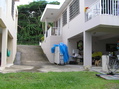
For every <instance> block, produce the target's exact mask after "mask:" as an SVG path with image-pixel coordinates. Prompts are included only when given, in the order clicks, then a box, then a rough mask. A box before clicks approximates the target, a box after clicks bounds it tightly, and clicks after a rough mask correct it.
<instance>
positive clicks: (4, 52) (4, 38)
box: [1, 29, 8, 67]
mask: <svg viewBox="0 0 119 89" xmlns="http://www.w3.org/2000/svg"><path fill="white" fill-rule="evenodd" d="M7 41H8V30H7V29H3V30H2V50H1V67H5V66H6V60H7Z"/></svg>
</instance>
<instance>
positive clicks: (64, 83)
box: [0, 71, 119, 89]
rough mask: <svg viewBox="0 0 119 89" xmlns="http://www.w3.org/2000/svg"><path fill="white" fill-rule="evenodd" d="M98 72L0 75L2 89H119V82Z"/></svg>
mask: <svg viewBox="0 0 119 89" xmlns="http://www.w3.org/2000/svg"><path fill="white" fill-rule="evenodd" d="M95 74H97V73H96V72H88V71H83V72H60V73H55V72H49V73H30V72H20V73H8V74H0V89H119V80H104V79H102V78H99V77H97V76H95Z"/></svg>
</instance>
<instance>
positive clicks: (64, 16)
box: [62, 10, 67, 26]
mask: <svg viewBox="0 0 119 89" xmlns="http://www.w3.org/2000/svg"><path fill="white" fill-rule="evenodd" d="M62 21H63V22H62V23H63V26H64V25H65V24H67V10H65V11H64V12H63V16H62Z"/></svg>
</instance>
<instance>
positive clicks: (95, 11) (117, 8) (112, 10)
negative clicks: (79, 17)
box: [85, 0, 119, 21]
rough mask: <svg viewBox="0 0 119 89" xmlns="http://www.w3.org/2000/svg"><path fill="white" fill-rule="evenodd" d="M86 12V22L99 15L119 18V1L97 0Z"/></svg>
mask: <svg viewBox="0 0 119 89" xmlns="http://www.w3.org/2000/svg"><path fill="white" fill-rule="evenodd" d="M85 11H86V13H85V18H86V19H85V21H89V20H91V19H92V18H94V17H96V16H98V15H111V16H119V0H97V1H96V2H95V3H93V4H92V5H91V6H89V7H86V8H85Z"/></svg>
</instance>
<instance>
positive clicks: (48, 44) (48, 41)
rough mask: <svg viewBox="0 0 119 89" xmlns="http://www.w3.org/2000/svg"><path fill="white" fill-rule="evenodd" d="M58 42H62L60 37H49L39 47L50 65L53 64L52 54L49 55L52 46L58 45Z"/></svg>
mask: <svg viewBox="0 0 119 89" xmlns="http://www.w3.org/2000/svg"><path fill="white" fill-rule="evenodd" d="M60 42H62V37H61V36H50V37H48V38H46V40H45V41H44V42H43V43H42V45H41V47H42V49H43V51H44V53H45V54H46V56H47V58H48V60H49V61H50V62H51V63H54V58H53V56H54V54H53V53H51V48H52V47H53V46H54V44H59V43H60Z"/></svg>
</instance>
